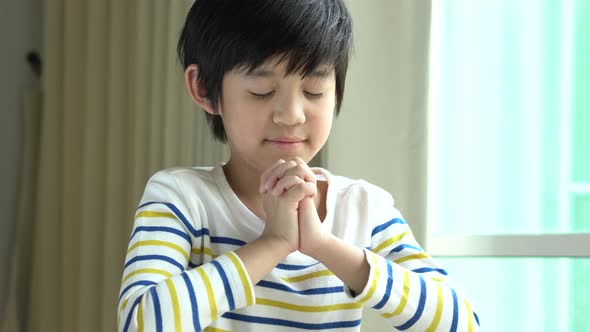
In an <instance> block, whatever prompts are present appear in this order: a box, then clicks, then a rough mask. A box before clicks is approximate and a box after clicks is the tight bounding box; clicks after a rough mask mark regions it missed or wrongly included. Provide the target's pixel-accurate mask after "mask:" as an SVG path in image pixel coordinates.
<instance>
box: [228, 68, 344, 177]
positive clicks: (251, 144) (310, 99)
mask: <svg viewBox="0 0 590 332" xmlns="http://www.w3.org/2000/svg"><path fill="white" fill-rule="evenodd" d="M285 72H286V65H285V63H278V64H277V63H276V62H267V63H265V64H263V65H262V66H260V67H259V68H257V69H256V70H255V71H254V72H252V73H247V72H244V71H232V72H228V73H227V74H226V75H225V77H224V79H223V85H222V98H221V103H220V108H221V116H222V118H223V124H224V127H225V132H226V135H227V139H228V144H229V146H230V150H231V158H232V159H234V161H239V162H246V163H248V164H249V166H251V167H254V168H255V169H258V170H261V171H263V170H265V169H266V168H267V167H268V166H270V165H271V164H272V163H274V162H275V161H277V160H278V159H285V160H289V159H293V158H294V157H300V158H302V159H303V160H305V161H306V162H309V161H310V160H311V159H312V158H313V156H315V155H316V154H317V153H318V151H319V150H320V148H321V147H322V146H323V145H324V143H325V142H326V140H327V139H328V135H329V133H330V129H331V127H332V119H333V116H334V109H335V103H336V92H335V91H336V90H335V76H334V69H332V68H327V67H326V68H320V69H318V70H317V71H316V72H314V73H313V74H311V75H308V76H307V77H306V78H305V79H303V78H302V77H301V76H300V75H299V74H294V75H290V76H285Z"/></svg>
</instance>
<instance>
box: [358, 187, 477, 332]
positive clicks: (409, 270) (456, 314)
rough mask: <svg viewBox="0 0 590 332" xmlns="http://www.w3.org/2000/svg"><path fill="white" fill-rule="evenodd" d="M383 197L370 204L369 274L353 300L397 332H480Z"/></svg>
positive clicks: (468, 308) (441, 273) (474, 318)
mask: <svg viewBox="0 0 590 332" xmlns="http://www.w3.org/2000/svg"><path fill="white" fill-rule="evenodd" d="M383 196H384V198H381V199H376V200H374V204H372V206H373V209H375V210H374V211H376V212H374V213H371V215H372V218H374V219H376V224H375V226H374V227H373V229H372V232H371V247H370V248H366V249H365V254H366V257H367V261H368V262H369V265H370V274H369V279H368V282H367V285H366V287H365V289H364V290H363V291H362V292H361V293H360V294H355V300H356V301H358V302H360V303H362V304H363V305H364V306H367V307H371V308H374V309H376V310H378V311H379V312H380V314H381V315H382V316H383V317H385V318H387V319H389V320H390V321H391V323H392V325H393V326H394V327H395V328H396V329H397V330H400V331H406V330H407V331H453V332H454V331H478V330H479V318H478V317H477V315H476V314H475V312H473V310H472V308H471V305H470V303H469V302H468V301H467V299H466V298H465V297H464V296H463V295H462V294H461V293H460V292H459V291H458V290H457V289H455V288H454V287H452V286H451V285H450V283H449V281H448V275H447V272H446V271H445V270H444V269H442V268H441V267H440V266H439V265H438V264H437V263H436V262H435V261H434V260H433V258H432V257H431V256H430V255H428V254H427V253H426V252H425V251H424V250H423V249H422V248H421V247H420V246H419V245H418V243H417V242H416V240H415V239H414V236H413V235H412V232H411V230H410V228H409V226H408V224H407V223H406V222H405V221H404V220H403V218H402V216H401V214H400V213H399V211H398V210H397V209H395V208H394V205H393V198H392V197H391V195H389V194H387V195H383ZM351 295H352V294H351Z"/></svg>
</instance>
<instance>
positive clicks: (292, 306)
mask: <svg viewBox="0 0 590 332" xmlns="http://www.w3.org/2000/svg"><path fill="white" fill-rule="evenodd" d="M256 304H259V305H266V306H270V307H277V308H282V309H288V310H293V311H299V312H326V311H337V310H349V309H359V308H361V307H362V305H361V304H359V303H341V304H331V305H318V306H307V305H298V304H292V303H286V302H280V301H275V300H270V299H263V298H257V299H256Z"/></svg>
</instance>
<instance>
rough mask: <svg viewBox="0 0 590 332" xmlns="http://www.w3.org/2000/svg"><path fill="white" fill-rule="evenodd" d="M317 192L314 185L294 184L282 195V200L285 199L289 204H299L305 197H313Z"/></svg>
mask: <svg viewBox="0 0 590 332" xmlns="http://www.w3.org/2000/svg"><path fill="white" fill-rule="evenodd" d="M316 192H317V187H316V185H315V184H313V183H310V182H303V183H300V184H296V185H294V186H293V187H291V188H290V189H289V190H287V192H285V193H284V194H283V199H286V200H288V201H291V202H299V201H300V200H302V199H303V198H305V197H306V196H315V195H316Z"/></svg>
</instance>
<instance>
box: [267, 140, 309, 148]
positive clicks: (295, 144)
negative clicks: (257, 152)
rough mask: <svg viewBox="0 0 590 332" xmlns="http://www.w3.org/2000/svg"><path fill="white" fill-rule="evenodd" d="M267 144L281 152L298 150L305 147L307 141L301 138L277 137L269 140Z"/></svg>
mask: <svg viewBox="0 0 590 332" xmlns="http://www.w3.org/2000/svg"><path fill="white" fill-rule="evenodd" d="M267 142H268V143H269V144H270V145H272V146H273V147H275V148H277V149H280V150H297V149H298V148H299V147H300V146H302V145H303V142H305V139H303V138H299V137H276V138H271V139H268V140H267Z"/></svg>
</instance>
